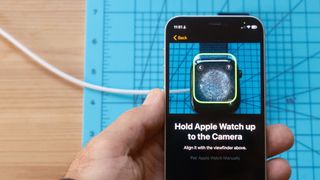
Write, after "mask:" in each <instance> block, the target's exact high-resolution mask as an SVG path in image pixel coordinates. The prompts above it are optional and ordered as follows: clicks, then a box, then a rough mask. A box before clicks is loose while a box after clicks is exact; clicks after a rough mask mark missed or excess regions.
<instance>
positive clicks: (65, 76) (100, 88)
mask: <svg viewBox="0 0 320 180" xmlns="http://www.w3.org/2000/svg"><path fill="white" fill-rule="evenodd" d="M0 35H1V36H2V37H4V38H5V39H6V40H8V41H9V42H10V43H11V44H13V45H14V46H15V47H17V48H18V49H19V50H21V51H22V52H23V53H25V54H26V55H27V56H29V57H30V58H31V60H33V61H34V62H36V63H38V64H40V65H41V66H42V67H44V68H45V69H47V70H49V71H50V72H52V73H54V74H55V75H57V76H59V77H61V78H62V79H65V80H66V81H69V82H71V83H73V84H75V85H77V86H80V87H83V88H88V89H92V90H96V91H102V92H106V93H112V94H123V95H144V94H148V92H149V91H150V90H133V89H117V88H109V87H103V86H99V85H95V84H91V83H88V82H85V81H82V80H80V79H77V78H75V77H73V76H71V75H69V74H67V73H65V72H63V71H61V70H60V69H58V68H56V67H54V66H52V65H51V64H49V63H48V62H47V61H46V60H44V59H43V58H41V57H39V56H38V55H37V54H35V53H34V52H32V51H31V50H30V49H29V48H27V47H26V46H24V45H23V44H22V43H20V42H19V41H18V40H17V39H15V38H14V37H13V36H11V35H10V34H9V33H7V32H6V31H4V30H3V29H2V28H0ZM189 91H190V90H189V89H177V90H170V93H172V94H178V93H186V92H189Z"/></svg>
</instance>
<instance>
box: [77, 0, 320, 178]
mask: <svg viewBox="0 0 320 180" xmlns="http://www.w3.org/2000/svg"><path fill="white" fill-rule="evenodd" d="M221 11H224V12H249V13H250V14H252V15H255V16H258V17H259V18H261V19H262V21H263V22H264V25H265V27H266V32H267V120H268V124H274V123H284V124H287V125H288V126H289V127H290V128H291V129H292V130H293V132H294V133H295V137H296V142H295V145H294V147H293V148H292V149H291V150H290V151H289V152H287V153H284V154H282V155H281V156H282V157H284V158H287V159H289V161H290V164H291V165H292V167H293V172H292V179H308V180H309V179H311V180H312V179H314V180H318V179H320V1H319V0H291V1H290V0H280V1H279V0H256V1H254V0H171V1H166V0H104V1H103V0H87V35H86V40H87V41H86V63H85V80H86V81H88V82H91V83H95V84H98V85H103V86H110V87H117V88H133V89H150V88H155V87H160V88H161V87H162V85H163V69H162V65H163V39H164V37H163V36H164V33H163V29H164V26H165V23H166V21H167V20H168V19H170V18H171V17H172V16H175V15H196V14H200V15H214V14H216V13H217V12H221ZM142 100H143V97H142V96H115V95H109V94H103V93H100V92H94V91H91V90H85V93H84V119H83V144H86V143H87V142H88V140H90V138H91V137H93V136H95V135H96V134H98V133H99V132H100V131H101V130H103V129H104V128H105V127H106V126H108V125H109V124H110V123H111V122H112V121H113V120H114V119H116V118H117V117H118V115H119V114H121V113H122V112H124V111H126V110H128V109H129V108H132V107H135V106H137V105H139V104H141V102H142Z"/></svg>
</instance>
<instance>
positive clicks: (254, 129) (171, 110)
mask: <svg viewBox="0 0 320 180" xmlns="http://www.w3.org/2000/svg"><path fill="white" fill-rule="evenodd" d="M180 39H182V40H184V39H183V37H181V38H180ZM185 39H187V38H185ZM262 49H263V45H262V43H260V42H243V41H242V42H217V43H216V42H194V41H193V42H189V41H175V40H174V41H172V42H169V43H168V45H167V51H166V52H167V58H168V61H167V64H166V66H167V67H166V71H167V86H166V87H168V91H167V94H168V95H167V119H166V166H167V167H166V177H167V179H181V178H183V179H210V178H216V179H237V178H239V177H241V178H242V179H264V177H265V174H264V168H265V156H264V154H265V152H264V151H265V149H264V147H265V145H264V143H265V141H264V138H265V135H264V132H265V131H264V128H265V126H264V123H265V122H264V118H263V117H264V113H263V112H264V109H263V108H264V107H263V106H264V104H263V98H264V96H263V93H264V91H263V90H262V89H263V87H262V86H263V79H264V77H262V71H263V67H262V66H263V63H262V60H261V59H262V57H263V56H262V55H261V52H262ZM213 170H214V173H212V172H213ZM230 172H232V173H230Z"/></svg>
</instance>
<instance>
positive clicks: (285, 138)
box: [267, 124, 294, 157]
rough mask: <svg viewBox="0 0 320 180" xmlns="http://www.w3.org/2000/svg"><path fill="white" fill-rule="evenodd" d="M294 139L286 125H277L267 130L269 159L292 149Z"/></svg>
mask: <svg viewBox="0 0 320 180" xmlns="http://www.w3.org/2000/svg"><path fill="white" fill-rule="evenodd" d="M293 142H294V137H293V135H292V132H291V130H290V129H289V128H288V127H287V126H284V125H281V124H276V125H271V126H269V127H268V128H267V155H268V157H270V156H274V155H276V154H279V153H282V152H284V151H286V150H288V149H290V148H291V146H292V145H293Z"/></svg>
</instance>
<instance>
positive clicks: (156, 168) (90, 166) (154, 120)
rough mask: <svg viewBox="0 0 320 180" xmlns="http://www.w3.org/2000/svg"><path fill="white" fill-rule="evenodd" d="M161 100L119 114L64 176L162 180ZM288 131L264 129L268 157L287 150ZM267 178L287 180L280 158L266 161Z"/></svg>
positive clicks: (154, 94)
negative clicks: (265, 131)
mask: <svg viewBox="0 0 320 180" xmlns="http://www.w3.org/2000/svg"><path fill="white" fill-rule="evenodd" d="M164 110H165V99H164V94H163V93H162V92H161V91H160V90H153V91H151V92H150V93H149V95H148V96H147V98H146V100H145V101H144V103H143V105H142V106H140V107H138V108H135V109H132V110H130V111H128V112H126V113H124V114H123V115H121V116H120V117H119V118H118V119H117V120H116V121H115V122H114V123H113V124H112V125H110V126H109V127H108V128H107V129H105V130H104V131H103V132H101V133H100V134H99V135H98V136H96V137H95V138H93V139H92V140H91V141H90V142H89V143H88V145H87V146H86V147H85V148H84V149H83V150H81V152H80V153H79V154H78V156H77V157H76V159H75V160H74V161H73V162H72V164H71V166H70V168H69V170H68V172H67V174H66V177H68V178H74V179H97V180H105V179H108V180H141V179H145V180H163V178H164V175H163V167H164V164H163V158H164V154H163V146H164V144H163V125H164V116H165V114H164V112H165V111H164ZM292 144H293V135H292V133H291V131H290V130H289V129H288V128H287V127H286V126H283V125H272V126H269V127H268V128H267V147H268V148H267V153H268V157H271V156H274V155H276V154H279V153H281V152H283V151H285V150H288V149H289V148H290V147H291V146H292ZM267 171H268V172H267V174H268V179H289V177H290V174H291V169H290V166H289V164H288V162H287V161H286V160H284V159H280V158H275V159H272V160H269V161H268V162H267Z"/></svg>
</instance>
